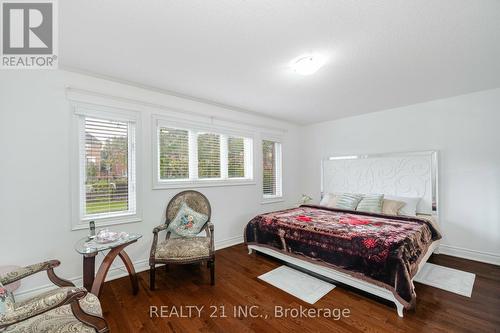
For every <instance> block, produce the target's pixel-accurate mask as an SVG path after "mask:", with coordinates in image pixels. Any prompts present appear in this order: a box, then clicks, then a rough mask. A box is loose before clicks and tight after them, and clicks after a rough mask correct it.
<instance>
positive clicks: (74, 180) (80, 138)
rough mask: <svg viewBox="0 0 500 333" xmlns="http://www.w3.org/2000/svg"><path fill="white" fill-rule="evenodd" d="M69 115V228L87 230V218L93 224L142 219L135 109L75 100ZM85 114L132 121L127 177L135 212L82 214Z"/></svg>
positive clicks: (104, 224) (101, 225) (102, 224)
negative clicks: (71, 112) (70, 216)
mask: <svg viewBox="0 0 500 333" xmlns="http://www.w3.org/2000/svg"><path fill="white" fill-rule="evenodd" d="M73 110H74V111H73V115H72V126H71V128H72V131H71V132H72V136H73V138H74V140H73V143H72V151H73V152H72V163H71V187H72V191H71V192H72V230H80V229H87V228H88V227H89V222H90V221H95V225H96V227H103V226H109V225H116V224H123V223H132V222H140V221H142V204H141V203H142V202H141V193H142V192H141V186H140V183H141V181H140V179H139V175H140V170H141V165H140V161H141V160H142V159H141V157H140V149H139V147H141V144H140V143H141V140H140V139H141V136H140V129H141V123H140V117H139V113H138V112H135V111H129V110H123V109H117V108H111V107H105V106H101V105H93V104H88V103H75V104H74V105H73ZM85 117H92V118H97V119H107V120H114V121H123V122H128V123H132V124H133V125H132V126H131V125H129V131H128V148H129V153H128V159H129V160H128V173H127V174H128V177H129V186H128V190H129V194H128V198H129V202H131V201H132V200H134V201H135V211H126V212H124V211H122V212H113V213H102V214H92V215H85V213H84V206H85V205H84V200H83V199H82V198H83V197H84V196H85V161H82V159H81V157H82V156H84V150H85Z"/></svg>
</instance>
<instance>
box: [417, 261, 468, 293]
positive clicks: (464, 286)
mask: <svg viewBox="0 0 500 333" xmlns="http://www.w3.org/2000/svg"><path fill="white" fill-rule="evenodd" d="M475 279H476V274H473V273H468V272H464V271H460V270H458V269H453V268H448V267H444V266H439V265H434V264H431V263H425V265H424V267H422V269H421V270H420V272H418V274H417V276H415V278H414V280H413V281H415V282H420V283H423V284H427V285H429V286H432V287H436V288H439V289H443V290H446V291H450V292H452V293H455V294H459V295H462V296H466V297H471V295H472V288H473V287H474V280H475Z"/></svg>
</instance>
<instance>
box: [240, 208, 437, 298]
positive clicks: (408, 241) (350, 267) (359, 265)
mask: <svg viewBox="0 0 500 333" xmlns="http://www.w3.org/2000/svg"><path fill="white" fill-rule="evenodd" d="M439 238H441V235H440V234H439V232H438V230H436V229H435V228H434V227H433V226H432V225H431V224H430V223H429V222H428V221H426V220H424V219H419V218H413V217H402V216H387V215H381V214H372V213H363V212H355V211H347V210H339V209H330V208H325V207H320V206H312V205H303V206H300V207H298V208H293V209H288V210H284V211H278V212H272V213H267V214H262V215H258V216H256V217H255V218H253V219H252V220H251V221H250V222H249V223H248V224H247V226H246V228H245V242H246V244H255V245H260V246H265V247H270V248H273V249H274V250H280V251H283V252H286V253H287V254H289V255H292V256H297V257H299V258H300V259H306V260H311V261H314V262H315V263H319V264H324V265H326V266H330V267H331V268H335V269H337V270H340V271H342V272H344V273H348V274H350V275H352V276H355V277H357V278H360V279H363V280H365V281H368V282H370V283H374V284H376V285H378V286H381V287H384V288H386V289H389V290H391V291H392V292H393V293H394V295H395V297H396V298H397V299H398V300H399V301H400V302H401V303H402V304H403V305H404V306H405V307H406V308H411V307H412V306H413V305H414V304H415V291H414V288H413V284H412V282H411V279H412V278H413V276H414V275H415V274H416V272H417V270H418V264H419V263H420V260H421V259H422V257H423V256H424V255H425V253H426V252H427V249H428V247H429V245H430V244H431V243H432V242H433V241H434V240H437V239H439Z"/></svg>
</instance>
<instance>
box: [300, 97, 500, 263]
mask: <svg viewBox="0 0 500 333" xmlns="http://www.w3.org/2000/svg"><path fill="white" fill-rule="evenodd" d="M499 126H500V89H495V90H488V91H483V92H478V93H473V94H468V95H462V96H457V97H453V98H447V99H441V100H436V101H432V102H427V103H421V104H415V105H411V106H406V107H401V108H396V109H391V110H386V111H382V112H376V113H370V114H366V115H362V116H357V117H351V118H344V119H340V120H336V121H330V122H325V123H321V124H316V125H311V126H307V127H305V128H303V129H302V134H301V142H302V143H301V144H302V154H303V155H302V158H301V162H302V172H301V175H302V177H301V180H302V187H301V188H302V191H303V192H304V193H309V194H312V195H313V196H314V197H315V199H316V200H319V196H320V183H321V178H320V161H321V159H322V158H324V157H327V156H332V155H342V154H358V153H384V152H405V151H421V150H439V152H440V158H439V167H440V170H439V196H440V197H439V199H440V210H441V225H442V228H443V234H444V238H443V244H445V246H443V247H442V252H443V253H448V254H453V255H458V256H463V257H468V258H471V259H477V260H482V261H486V262H492V263H496V264H500V130H499Z"/></svg>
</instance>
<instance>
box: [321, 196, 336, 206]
mask: <svg viewBox="0 0 500 333" xmlns="http://www.w3.org/2000/svg"><path fill="white" fill-rule="evenodd" d="M337 197H338V195H337V194H334V193H326V194H325V195H324V196H323V199H321V202H320V203H319V205H320V206H325V207H329V208H334V207H335V204H336V202H337Z"/></svg>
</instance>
